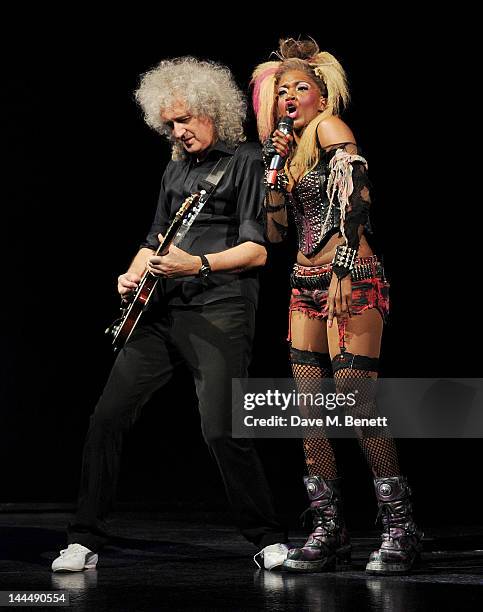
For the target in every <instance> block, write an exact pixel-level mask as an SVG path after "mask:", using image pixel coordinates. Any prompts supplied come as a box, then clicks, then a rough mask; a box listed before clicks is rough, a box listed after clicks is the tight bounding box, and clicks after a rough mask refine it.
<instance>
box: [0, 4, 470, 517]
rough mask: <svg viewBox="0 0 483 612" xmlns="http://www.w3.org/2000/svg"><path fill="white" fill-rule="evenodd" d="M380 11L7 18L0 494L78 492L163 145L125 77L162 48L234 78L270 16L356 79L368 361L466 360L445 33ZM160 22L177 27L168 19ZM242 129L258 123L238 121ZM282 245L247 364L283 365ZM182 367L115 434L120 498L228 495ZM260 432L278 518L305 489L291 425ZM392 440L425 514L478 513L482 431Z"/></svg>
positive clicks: (353, 116)
mask: <svg viewBox="0 0 483 612" xmlns="http://www.w3.org/2000/svg"><path fill="white" fill-rule="evenodd" d="M382 18H383V19H386V23H385V25H384V26H381V27H379V26H377V27H376V26H375V25H373V26H372V29H371V30H370V31H367V29H365V27H362V25H361V23H360V22H358V19H357V18H355V19H353V31H348V30H347V27H348V26H347V24H345V25H344V29H343V30H342V26H341V25H339V24H337V23H335V24H334V26H333V27H329V26H328V24H327V25H325V24H324V25H323V26H322V25H320V26H313V25H309V24H310V21H309V20H307V23H306V24H305V25H304V26H300V25H299V26H297V29H295V30H293V29H290V28H285V27H277V26H272V27H267V26H266V24H263V25H255V24H254V23H251V22H250V21H248V20H247V21H246V22H245V23H241V22H240V21H239V22H238V23H237V30H236V32H235V31H232V30H230V31H227V30H226V29H225V30H224V31H223V32H222V33H220V32H217V33H216V30H215V28H214V26H213V27H212V28H208V27H207V26H206V24H205V23H200V22H199V21H198V17H197V16H196V15H194V14H188V15H187V16H184V18H183V16H179V19H180V23H176V21H169V20H167V21H165V22H163V23H162V22H161V21H159V22H156V21H155V20H153V22H151V23H149V22H150V20H149V16H147V15H146V16H144V18H143V19H142V20H141V19H139V18H138V21H137V20H135V19H133V21H132V23H131V24H130V25H129V26H126V25H124V26H123V27H122V28H121V27H120V26H119V25H118V24H116V23H109V25H107V21H106V22H105V25H100V22H99V21H95V20H92V21H89V20H86V21H85V23H84V22H82V23H79V21H78V20H74V19H73V18H66V20H65V22H64V23H63V24H62V25H61V26H59V27H51V28H44V27H42V28H38V29H37V30H36V31H35V30H34V32H33V33H32V32H30V31H29V32H24V31H23V30H22V27H21V24H20V25H19V24H17V26H18V30H19V31H18V35H16V36H14V37H13V39H12V41H13V42H12V43H11V44H10V47H9V49H8V57H10V58H11V61H10V68H9V70H8V71H7V73H4V77H3V80H4V81H5V84H6V94H5V95H4V102H5V104H6V110H4V118H5V119H6V126H5V128H4V131H5V133H6V136H7V139H6V140H7V146H8V160H9V166H8V171H7V176H6V178H7V181H6V183H4V185H3V190H2V191H3V195H4V208H3V211H4V216H6V217H7V219H6V223H5V226H4V232H5V236H4V240H3V244H4V245H5V246H6V247H7V257H6V259H5V260H4V261H7V262H8V265H7V266H6V268H4V272H6V274H5V275H4V278H3V295H4V299H3V305H2V307H3V309H4V312H3V313H2V322H3V334H2V335H3V341H2V347H3V351H2V364H1V365H2V387H1V395H2V410H1V417H0V418H1V429H0V448H1V452H2V455H3V458H2V466H3V470H2V486H1V502H2V503H7V502H17V503H19V502H23V503H39V502H55V503H58V504H60V503H68V502H73V501H74V500H75V497H76V491H77V485H78V479H79V469H80V459H81V449H82V443H83V439H84V435H85V432H86V429H87V425H88V418H89V415H90V413H91V411H92V409H93V407H94V405H95V402H96V399H97V397H98V395H99V394H100V392H101V390H102V386H103V383H104V381H105V378H106V375H107V373H108V371H109V368H110V365H111V363H112V360H113V357H112V353H111V350H110V346H109V344H108V342H107V341H106V339H105V338H104V336H103V331H104V328H105V327H106V325H107V324H108V323H109V322H110V321H111V319H112V318H113V316H114V315H115V314H116V312H117V307H118V298H117V295H116V291H115V281H116V278H117V275H118V274H120V273H121V272H123V271H124V270H125V269H126V267H127V265H128V264H129V261H130V259H131V257H132V256H133V254H134V252H135V250H136V248H137V245H138V243H139V241H140V239H142V237H143V236H144V234H145V232H146V231H147V229H148V228H149V225H150V222H151V218H152V215H153V213H154V210H155V206H156V199H157V190H158V185H159V181H160V177H161V173H162V170H163V168H164V166H165V164H166V162H167V160H168V158H169V151H168V147H167V145H166V144H165V143H164V142H163V141H162V140H161V138H160V137H159V136H158V135H157V134H155V133H154V132H152V131H151V130H150V129H149V128H148V127H147V126H146V125H145V124H144V123H143V120H142V118H141V114H140V111H139V110H138V109H137V107H136V105H135V103H134V101H133V96H132V92H133V90H134V89H135V88H136V85H137V81H138V75H139V74H140V73H142V72H144V71H146V70H148V69H149V68H151V67H152V66H153V65H154V64H155V63H157V62H158V61H159V60H160V59H161V58H164V57H169V56H171V57H174V56H178V55H187V54H194V55H196V56H198V57H201V58H211V59H214V60H218V61H221V62H223V63H226V64H227V65H228V66H230V67H231V68H232V69H233V71H234V73H235V75H236V78H237V81H238V83H239V84H240V86H241V87H242V88H243V90H245V91H246V90H247V83H248V80H249V75H250V71H251V69H252V68H253V66H254V65H255V64H256V63H258V62H260V61H262V60H264V59H267V58H268V56H269V53H270V51H271V50H273V49H275V48H276V47H277V40H278V35H279V34H286V35H295V36H297V35H298V34H299V33H300V32H302V33H308V34H311V35H312V36H313V37H314V38H315V39H316V40H317V41H319V43H320V45H321V47H322V48H325V49H327V50H329V51H331V52H333V53H334V54H335V55H336V56H337V57H338V58H339V59H340V60H341V62H342V64H343V65H344V66H345V68H346V69H347V72H348V76H349V80H350V84H351V89H352V98H353V101H352V104H351V106H350V109H349V111H348V112H347V113H346V115H345V118H346V120H347V121H348V123H349V124H350V125H351V127H352V128H353V130H354V132H355V134H356V137H357V139H358V141H359V143H360V145H361V146H362V148H363V150H364V152H365V154H366V156H367V158H368V160H369V167H370V175H371V178H372V181H373V183H374V186H375V190H374V195H375V203H374V207H373V213H374V220H375V225H376V229H377V232H378V236H379V243H380V251H381V252H382V253H383V255H384V262H385V265H386V268H387V272H388V275H389V278H390V280H391V283H392V316H391V320H390V323H389V325H388V327H387V329H386V333H385V337H384V345H383V357H382V374H383V375H385V376H393V377H406V376H415V377H418V376H421V377H439V376H449V377H457V376H464V377H471V376H478V375H479V370H480V366H479V359H478V353H477V350H476V346H475V345H476V341H475V340H474V339H473V334H474V333H475V330H474V328H473V323H474V320H473V315H472V311H471V305H470V304H468V303H467V300H471V302H473V301H474V296H473V295H471V290H470V285H469V280H470V278H471V277H472V270H473V268H472V264H471V261H470V262H469V263H466V264H465V265H464V266H461V261H462V257H461V255H462V253H463V250H464V249H465V248H466V245H467V242H468V237H467V231H468V230H467V228H466V225H467V224H468V221H467V218H466V217H467V214H466V213H465V212H464V209H466V207H468V206H471V204H468V199H467V196H466V195H465V194H464V193H462V191H461V187H462V183H464V182H465V181H464V180H463V178H462V176H461V172H462V171H461V168H460V166H459V159H460V158H459V155H458V148H457V147H456V146H455V145H457V143H458V142H460V141H459V134H456V133H455V130H454V125H452V124H451V117H448V106H449V103H448V96H449V95H450V91H449V89H451V87H449V85H450V79H449V77H448V74H449V73H450V72H451V71H452V65H451V60H450V58H449V56H448V55H446V51H447V49H446V40H447V39H446V37H445V35H444V31H441V32H439V37H438V38H437V39H436V42H435V41H434V40H431V41H430V40H429V39H428V37H427V24H420V25H418V23H417V22H411V24H410V29H407V28H401V29H400V30H399V31H396V27H395V23H396V22H397V23H399V25H401V19H403V18H404V15H399V16H397V15H395V16H394V17H391V18H389V17H386V16H384V15H382ZM205 19H206V17H205ZM283 21H285V20H282V22H283ZM170 27H171V28H172V31H173V32H176V33H175V34H174V33H173V34H171V35H170V36H168V35H167V34H166V32H167V31H169V28H170ZM146 28H148V29H146ZM399 32H400V33H399ZM442 57H445V61H444V62H442V61H441V58H442ZM450 108H451V106H450ZM247 129H248V133H249V135H250V136H251V137H252V138H255V131H254V124H253V121H252V120H251V121H250V122H249V124H248V126H247ZM454 203H455V206H454V207H453V208H452V209H451V208H450V204H454ZM291 261H292V252H291V251H290V249H287V248H285V247H282V248H280V247H277V248H276V249H275V248H272V249H271V252H270V262H269V265H268V266H267V267H266V269H265V270H264V271H263V274H262V292H261V301H260V307H259V312H258V332H257V338H256V343H255V349H254V357H253V364H252V368H251V373H252V375H254V376H264V377H265V376H279V377H280V376H285V375H286V374H288V369H287V347H286V343H285V341H284V338H285V335H286V327H287V314H286V311H287V298H288V284H287V280H288V279H287V271H288V269H289V265H290V262H291ZM462 267H463V271H462ZM465 274H467V277H465ZM467 290H468V293H466V291H467ZM189 381H190V379H189V377H188V375H187V374H186V373H180V374H179V375H178V376H177V377H176V378H175V379H174V380H173V382H172V384H170V386H169V388H166V389H165V390H163V391H162V393H160V394H158V395H157V396H156V397H155V398H153V400H152V401H151V402H150V404H149V405H148V406H147V407H146V409H145V411H144V413H143V416H142V418H141V420H140V422H139V423H138V425H136V427H135V428H134V430H133V431H132V433H131V435H130V436H129V437H128V439H127V440H126V446H125V452H124V467H123V473H122V478H121V483H120V493H119V499H120V501H125V502H131V503H136V504H141V505H142V504H151V505H156V504H164V503H166V504H168V505H169V504H178V503H183V504H184V503H186V504H192V505H194V506H200V507H207V508H211V507H213V508H219V507H225V506H224V493H223V490H222V487H221V483H220V480H219V477H218V474H217V471H216V468H215V465H214V463H213V462H212V460H211V458H210V456H209V454H208V451H207V450H206V448H205V446H204V443H203V441H202V439H201V434H200V430H199V418H198V414H197V409H196V400H195V396H194V389H193V387H192V384H191V382H189ZM259 446H260V450H261V452H262V454H263V458H264V461H265V464H266V466H267V470H268V472H269V475H270V480H271V482H272V483H273V487H274V492H275V495H276V497H277V501H278V504H279V506H280V508H281V509H283V510H286V511H288V513H289V515H290V516H291V517H292V518H293V516H295V514H296V512H299V511H301V510H302V509H303V507H305V499H304V494H303V487H302V482H301V477H302V473H303V458H302V451H301V446H300V442H299V441H297V440H286V441H284V440H274V441H273V440H271V441H262V442H261V443H260V445H259ZM339 446H340V447H341V448H340V450H341V451H342V453H340V455H341V467H342V472H343V474H344V476H345V482H346V490H347V498H348V503H347V509H348V514H349V521H350V523H351V524H353V525H358V526H361V527H362V526H369V525H372V524H373V523H372V521H373V518H374V517H375V502H374V501H373V491H372V487H371V478H370V474H369V471H368V469H367V468H366V466H365V464H364V461H363V458H362V455H361V454H360V453H359V449H358V447H357V444H356V442H355V441H352V440H349V441H343V442H342V443H341V444H340V445H339ZM400 449H401V454H402V463H403V466H404V472H405V473H407V474H408V476H409V478H410V481H411V483H412V484H413V488H414V490H415V499H416V500H417V501H416V503H417V511H418V515H419V516H420V517H421V520H422V522H423V523H425V522H426V523H428V522H431V524H433V525H434V524H436V523H452V522H455V523H456V522H459V523H460V524H461V523H462V522H463V523H464V522H468V523H469V522H473V523H474V522H478V521H479V520H481V516H482V512H481V506H480V505H478V504H477V503H470V499H471V495H472V493H473V490H474V484H473V483H474V482H475V480H476V478H477V475H478V473H477V469H478V467H479V464H480V452H481V442H480V440H451V439H448V440H432V441H431V440H430V441H422V440H402V441H400ZM450 499H451V500H453V501H450V502H449V503H447V502H448V500H450ZM455 499H460V500H462V503H456V501H454V500H455Z"/></svg>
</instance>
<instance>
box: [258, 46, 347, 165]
mask: <svg viewBox="0 0 483 612" xmlns="http://www.w3.org/2000/svg"><path fill="white" fill-rule="evenodd" d="M275 55H276V56H277V57H279V58H280V60H279V61H269V62H264V63H262V64H259V65H258V66H257V67H256V68H255V70H254V71H253V75H252V81H251V83H252V86H253V96H252V97H253V108H254V110H255V114H256V117H257V126H258V135H259V138H260V140H261V141H262V142H263V141H265V140H266V139H267V138H268V137H269V136H270V135H271V134H272V133H273V131H274V130H275V127H276V124H277V86H278V83H279V81H280V78H281V77H282V75H283V74H284V73H285V72H287V71H288V70H302V71H303V72H305V73H306V74H307V75H308V76H309V77H310V78H311V79H312V81H314V82H315V84H316V85H317V86H318V88H319V90H320V93H321V95H322V96H323V97H325V98H326V100H327V105H326V107H325V109H324V110H323V111H322V112H321V113H320V114H319V115H317V117H315V118H314V119H313V120H312V121H311V122H310V123H309V124H308V125H307V126H306V127H305V129H304V132H303V134H302V138H301V139H300V142H299V144H298V147H297V150H296V153H295V156H294V158H293V160H292V164H293V165H294V166H300V167H301V168H302V169H304V170H305V171H306V170H309V169H310V168H312V167H313V166H314V165H315V164H316V163H317V161H318V158H319V151H318V147H317V138H316V133H317V127H318V125H319V123H320V122H321V121H324V119H327V118H328V117H330V116H332V115H339V114H340V113H341V112H342V110H343V109H344V108H345V107H346V106H347V104H348V102H349V99H350V96H349V88H348V85H347V77H346V74H345V71H344V69H343V68H342V66H341V64H340V63H339V62H338V60H337V59H336V58H335V57H334V56H333V55H332V54H331V53H328V52H327V51H322V52H321V51H319V47H318V45H317V43H316V42H315V41H313V40H294V39H293V38H289V39H286V40H281V41H280V48H279V51H278V52H276V53H275ZM304 170H303V171H304Z"/></svg>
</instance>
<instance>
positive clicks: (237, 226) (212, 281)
mask: <svg viewBox="0 0 483 612" xmlns="http://www.w3.org/2000/svg"><path fill="white" fill-rule="evenodd" d="M225 155H233V159H232V161H231V163H230V164H229V166H228V168H227V170H226V171H225V174H224V175H223V177H222V179H221V181H220V182H219V183H218V185H217V187H216V188H215V191H214V192H213V193H212V195H211V196H210V198H209V200H208V201H207V203H206V204H205V205H204V207H203V209H202V210H201V212H200V213H199V214H198V216H197V217H196V219H195V220H194V222H193V224H192V225H191V227H190V229H189V231H188V233H187V234H186V235H185V237H184V239H183V240H182V242H181V243H180V244H178V245H177V246H178V247H179V248H180V249H183V250H184V251H187V252H188V253H190V254H191V255H204V254H207V253H219V252H221V251H226V250H227V249H229V248H231V247H234V246H236V245H237V244H241V243H242V242H247V241H252V242H256V243H258V244H264V242H265V240H264V230H263V213H262V202H263V197H264V193H265V189H264V185H263V172H264V169H263V162H262V159H261V154H260V148H259V146H258V145H257V144H255V143H242V144H240V145H239V146H238V148H237V149H236V150H235V149H233V148H230V147H228V146H227V145H226V144H225V143H223V142H218V143H216V144H215V145H214V146H213V147H212V148H211V149H210V151H209V152H208V154H207V155H206V157H205V158H204V159H203V160H202V161H201V162H199V163H198V162H197V161H196V159H195V158H194V157H193V156H189V157H188V158H187V159H183V160H177V161H173V160H171V161H170V162H169V163H168V165H167V167H166V170H165V172H164V175H163V178H162V182H161V191H160V194H159V199H158V207H157V210H156V215H155V217H154V221H153V224H152V226H151V229H150V230H149V233H148V235H147V237H146V241H145V242H143V243H142V244H141V247H147V248H150V249H154V250H156V249H157V248H158V246H159V240H158V234H159V233H161V234H164V233H165V231H166V229H167V228H168V227H169V224H170V222H171V221H172V219H173V218H174V215H175V213H176V211H177V210H178V209H179V207H180V206H181V204H182V203H183V202H184V200H185V199H186V198H187V197H188V196H189V195H190V194H191V193H194V192H196V191H199V190H200V189H202V188H203V185H202V184H201V181H203V180H204V179H206V177H207V176H208V175H209V173H210V172H211V170H213V168H214V166H215V164H216V162H217V161H218V159H220V157H221V156H225ZM257 295H258V280H257V273H256V271H255V270H247V271H244V272H241V273H228V272H212V273H211V274H210V275H209V276H208V278H207V279H204V280H203V279H201V278H198V277H192V276H185V277H181V278H176V279H161V280H160V281H159V282H158V287H157V295H153V301H154V303H156V302H158V300H160V299H161V300H162V301H163V302H164V303H165V304H168V305H169V306H199V305H203V304H207V303H209V302H214V301H218V300H222V299H226V298H231V297H240V296H242V297H245V298H247V299H249V300H250V301H252V302H253V303H256V301H257Z"/></svg>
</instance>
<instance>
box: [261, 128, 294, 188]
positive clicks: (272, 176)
mask: <svg viewBox="0 0 483 612" xmlns="http://www.w3.org/2000/svg"><path fill="white" fill-rule="evenodd" d="M277 130H279V131H280V132H282V133H283V134H287V135H288V134H291V133H292V132H293V119H292V117H282V118H281V119H280V121H279V122H278V125H277ZM284 165H285V157H282V156H281V155H279V154H278V153H277V154H276V155H274V156H273V157H272V161H271V162H270V168H269V170H268V173H267V184H268V185H269V186H270V187H273V186H274V185H275V183H276V182H277V174H278V171H279V170H281V169H282V168H283V167H284Z"/></svg>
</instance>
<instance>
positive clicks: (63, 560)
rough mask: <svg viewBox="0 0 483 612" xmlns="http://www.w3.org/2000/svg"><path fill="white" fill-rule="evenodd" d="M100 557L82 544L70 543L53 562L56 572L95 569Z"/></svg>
mask: <svg viewBox="0 0 483 612" xmlns="http://www.w3.org/2000/svg"><path fill="white" fill-rule="evenodd" d="M98 559H99V557H98V556H97V554H96V553H93V552H92V550H89V549H88V548H86V547H85V546H82V544H69V546H67V548H66V549H65V550H61V551H60V556H58V557H57V559H55V560H54V561H53V562H52V571H54V572H82V571H83V570H85V569H95V567H96V565H97V561H98Z"/></svg>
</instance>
